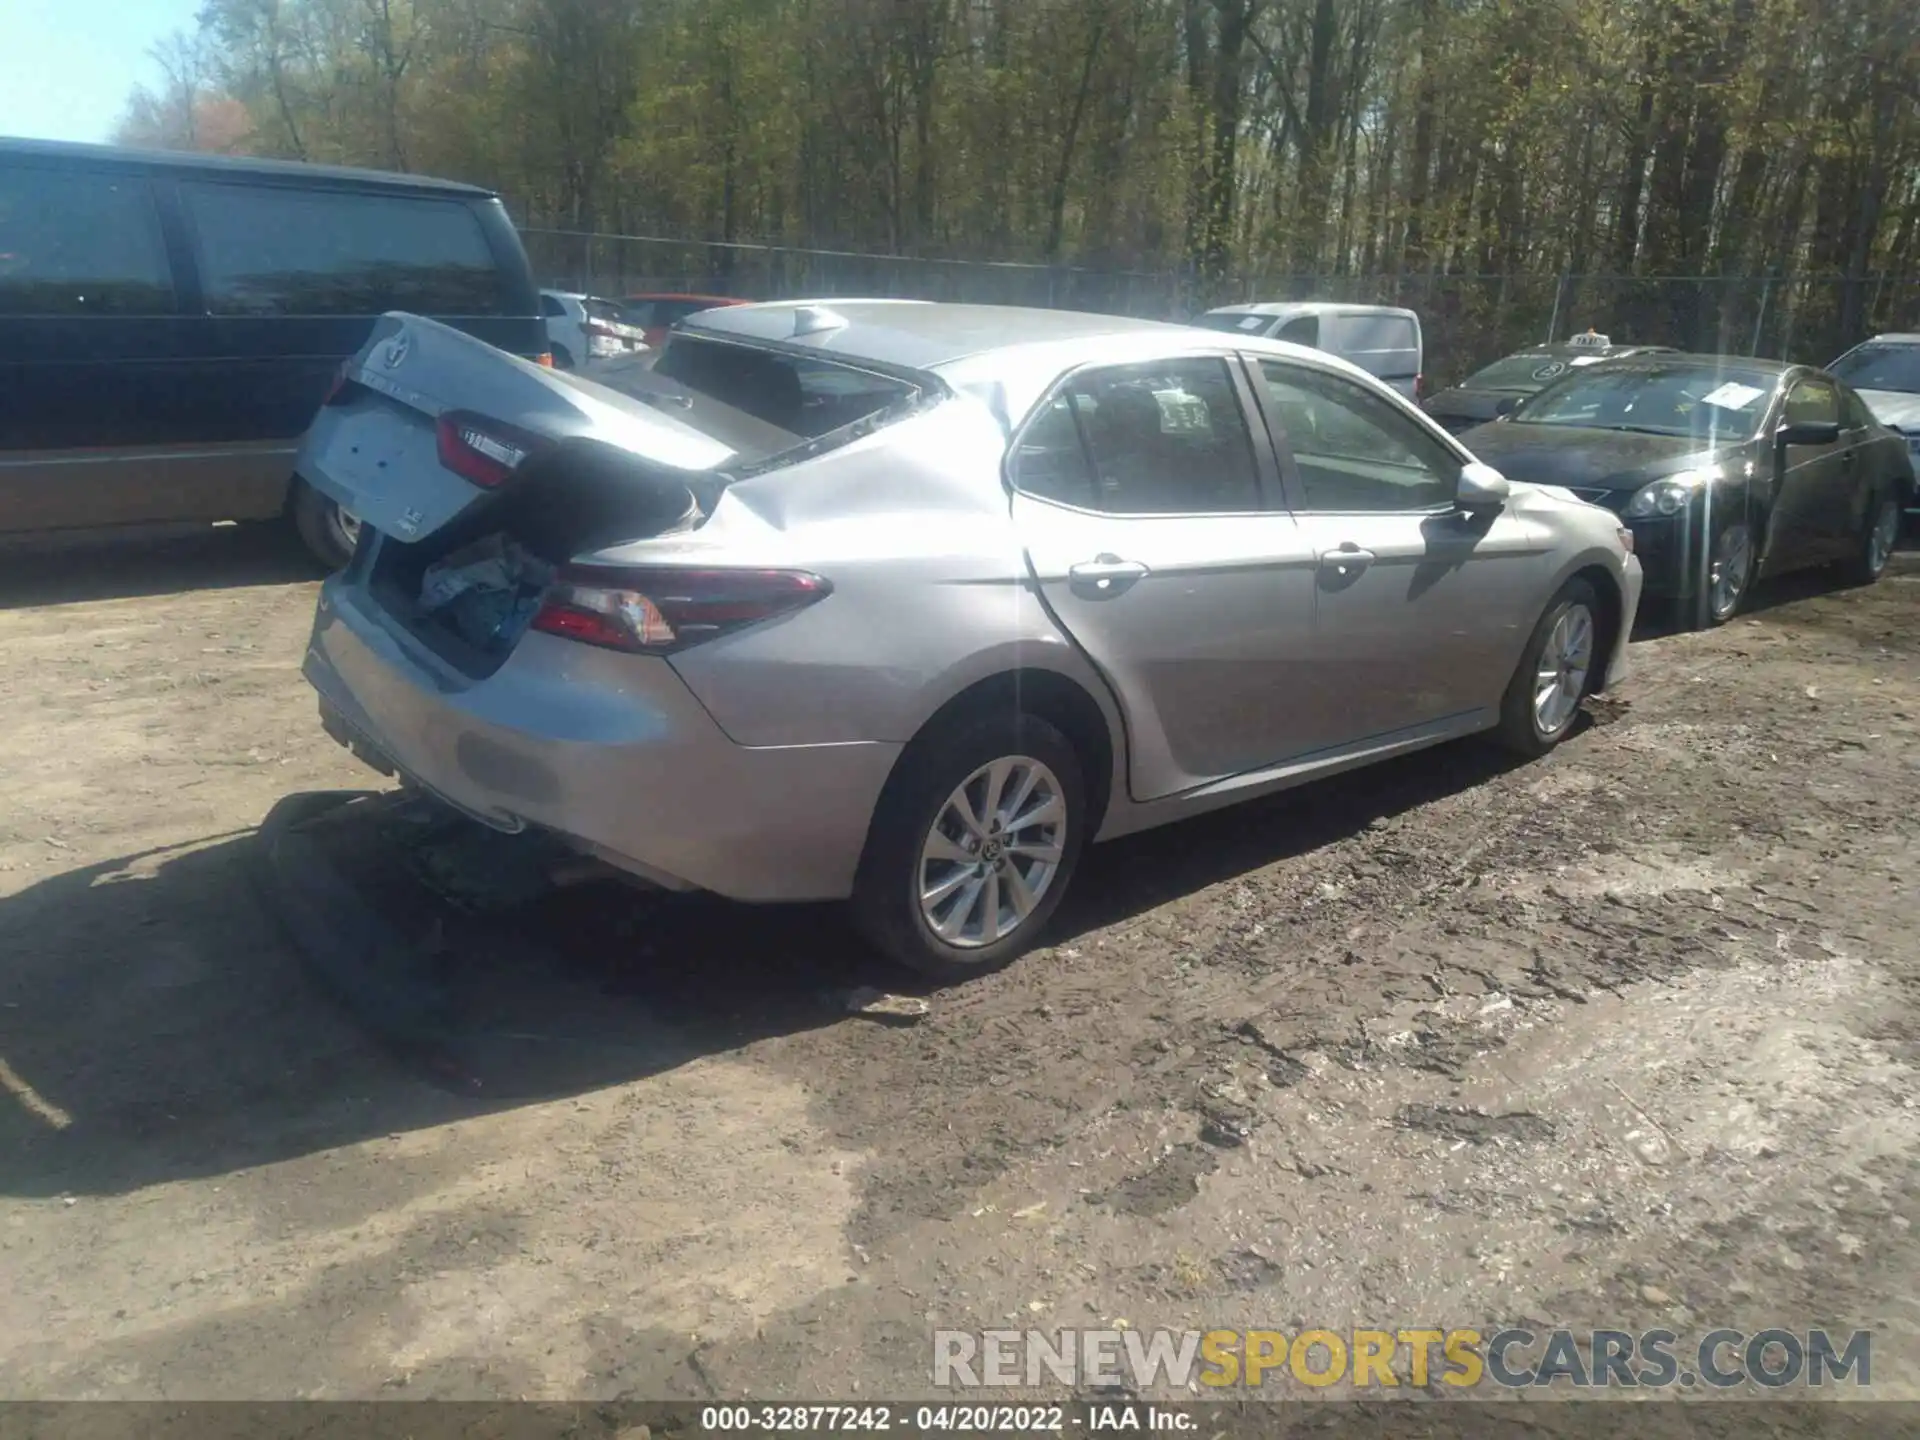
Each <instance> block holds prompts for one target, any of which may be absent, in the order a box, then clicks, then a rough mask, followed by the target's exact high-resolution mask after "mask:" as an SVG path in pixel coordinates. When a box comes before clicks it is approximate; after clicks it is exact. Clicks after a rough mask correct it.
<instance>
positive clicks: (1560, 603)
mask: <svg viewBox="0 0 1920 1440" xmlns="http://www.w3.org/2000/svg"><path fill="white" fill-rule="evenodd" d="M1601 613H1602V612H1601V609H1600V597H1599V596H1598V595H1596V594H1595V593H1594V590H1593V586H1591V585H1590V584H1588V583H1587V582H1586V581H1585V580H1569V581H1568V582H1567V583H1566V584H1565V585H1563V586H1562V587H1561V588H1560V593H1559V594H1557V595H1555V596H1554V597H1553V599H1552V601H1551V602H1549V604H1548V605H1547V608H1546V610H1545V611H1544V612H1543V613H1542V614H1541V616H1540V620H1539V623H1538V624H1536V625H1535V626H1534V627H1533V634H1532V636H1531V637H1529V639H1528V640H1527V648H1526V649H1525V650H1523V651H1522V652H1521V653H1520V663H1519V665H1518V666H1517V667H1515V669H1514V672H1513V678H1512V679H1511V680H1509V681H1508V682H1507V693H1506V695H1505V696H1504V697H1503V698H1502V700H1501V702H1500V725H1499V728H1498V729H1497V730H1495V732H1494V735H1495V738H1496V739H1498V740H1499V742H1500V743H1501V744H1502V745H1504V746H1505V747H1506V748H1507V749H1509V750H1511V751H1513V752H1514V754H1516V755H1523V756H1525V757H1526V758H1527V759H1529V760H1533V759H1537V758H1538V757H1540V756H1542V755H1544V754H1546V753H1547V751H1549V750H1551V749H1553V747H1554V746H1556V745H1558V744H1559V743H1560V742H1561V741H1562V740H1564V739H1566V738H1567V736H1568V735H1570V734H1572V733H1573V726H1574V722H1575V721H1576V720H1578V719H1579V718H1580V702H1581V701H1582V700H1584V699H1585V698H1586V696H1587V694H1588V693H1589V692H1590V691H1591V690H1592V689H1593V686H1594V682H1595V679H1596V675H1597V674H1601V673H1604V667H1605V665H1606V658H1605V657H1604V656H1603V655H1601V654H1600V653H1599V650H1600V637H1601V634H1602V626H1601ZM1582 637H1584V638H1582ZM1549 670H1551V671H1552V672H1553V674H1552V676H1551V677H1550V676H1549V674H1548V672H1549ZM1550 679H1551V680H1552V682H1553V688H1552V692H1551V693H1549V691H1548V684H1549V680H1550Z"/></svg>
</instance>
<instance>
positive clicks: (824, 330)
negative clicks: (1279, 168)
mask: <svg viewBox="0 0 1920 1440" xmlns="http://www.w3.org/2000/svg"><path fill="white" fill-rule="evenodd" d="M803 310H810V311H813V312H816V313H815V315H813V316H801V315H800V314H799V313H798V312H800V311H803ZM836 321H837V322H844V323H835V322H836ZM811 324H817V325H818V328H813V329H807V328H803V327H807V326H809V325H811ZM680 328H681V330H682V331H684V332H688V333H694V334H708V335H713V336H715V337H717V338H722V339H738V340H758V341H766V342H777V343H781V344H789V345H801V346H806V347H808V348H812V349H818V350H820V351H822V352H824V353H828V354H836V353H837V354H840V355H844V356H846V357H849V358H857V359H863V360H869V361H872V362H874V363H876V364H882V365H891V366H898V367H902V368H905V369H912V370H931V369H934V368H935V367H937V366H941V365H946V364H950V363H952V362H953V361H955V360H963V359H965V358H967V357H968V356H972V355H979V354H982V353H984V352H987V351H993V350H1008V349H1013V348H1016V347H1021V346H1027V345H1046V344H1057V343H1060V342H1062V341H1085V340H1094V339H1102V338H1110V337H1117V336H1123V335H1148V334H1160V333H1164V334H1166V335H1168V336H1170V337H1172V336H1177V337H1179V338H1180V339H1182V340H1183V341H1184V340H1191V339H1192V337H1193V335H1194V330H1193V328H1192V327H1191V326H1187V325H1170V324H1167V323H1166V322H1164V321H1159V320H1136V319H1132V318H1130V317H1128V316H1124V315H1098V314H1093V313H1090V312H1088V311H1084V310H1042V309H1029V308H1024V307H1020V306H1014V305H957V304H955V305H950V304H945V303H936V302H934V301H930V300H807V301H803V300H781V301H774V302H771V303H765V304H758V305H732V306H728V307H727V308H725V309H721V310H703V311H701V312H699V313H698V314H695V315H690V316H688V317H687V318H686V319H685V320H682V321H681V322H680ZM796 329H800V330H801V333H798V334H796V333H795V331H796ZM1201 333H1208V332H1201Z"/></svg>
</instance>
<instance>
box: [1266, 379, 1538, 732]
mask: <svg viewBox="0 0 1920 1440" xmlns="http://www.w3.org/2000/svg"><path fill="white" fill-rule="evenodd" d="M1254 372H1255V374H1256V375H1257V376H1258V378H1259V380H1260V383H1261V385H1262V393H1263V399H1264V402H1265V406H1266V414H1267V419H1268V423H1269V426H1270V427H1271V429H1272V433H1273V436H1274V442H1275V448H1276V450H1277V451H1278V452H1279V458H1280V464H1281V468H1282V472H1283V474H1284V475H1285V476H1286V481H1287V485H1288V487H1289V488H1288V498H1289V502H1290V503H1291V505H1292V507H1293V511H1294V513H1295V515H1297V516H1298V517H1299V520H1300V525H1301V529H1302V530H1303V532H1304V533H1305V535H1306V538H1307V541H1308V543H1309V545H1310V546H1311V548H1312V550H1313V553H1314V560H1315V565H1316V573H1315V589H1316V609H1317V625H1316V630H1315V637H1314V644H1313V656H1312V665H1311V667H1310V670H1309V672H1308V673H1309V676H1310V683H1311V684H1312V685H1313V686H1314V687H1315V688H1317V689H1320V690H1323V691H1325V692H1327V693H1328V694H1332V695H1337V696H1339V697H1340V700H1341V711H1340V713H1341V716H1342V720H1343V732H1342V734H1341V735H1340V736H1339V737H1338V739H1339V740H1341V741H1343V742H1353V741H1360V740H1366V739H1370V738H1373V737H1376V736H1381V735H1386V734H1389V733H1391V732H1393V731H1396V730H1403V729H1407V728H1410V727H1414V726H1421V725H1428V724H1432V723H1435V722H1442V721H1447V720H1451V719H1460V720H1463V721H1464V720H1466V719H1467V718H1468V717H1470V716H1473V715H1474V714H1475V713H1476V712H1482V711H1486V710H1488V709H1490V708H1492V707H1496V706H1498V704H1499V702H1500V697H1501V694H1502V693H1503V691H1504V690H1505V687H1506V684H1507V681H1508V679H1509V678H1510V675H1511V672H1512V668H1513V665H1514V663H1515V661H1516V658H1517V657H1518V655H1519V653H1520V651H1521V649H1522V647H1523V646H1524V644H1525V642H1526V639H1527V636H1528V635H1529V634H1530V633H1531V631H1532V628H1533V626H1534V624H1535V622H1536V621H1537V620H1538V619H1539V613H1538V604H1539V601H1540V598H1541V593H1542V590H1543V588H1544V587H1545V585H1546V584H1547V582H1548V580H1549V579H1550V577H1549V576H1548V574H1547V573H1546V572H1547V567H1548V565H1549V564H1550V551H1551V543H1552V537H1551V536H1550V535H1549V534H1548V533H1547V531H1546V529H1545V527H1544V526H1542V525H1541V524H1540V523H1539V522H1537V521H1532V520H1527V519H1524V518H1521V517H1519V516H1516V515H1515V514H1513V513H1512V512H1511V510H1510V509H1509V510H1502V511H1500V512H1498V513H1496V514H1494V515H1492V516H1490V517H1489V516H1470V515H1467V514H1465V513H1463V512H1461V511H1459V510H1457V509H1455V508H1454V503H1453V501H1454V494H1455V491H1456V489H1457V487H1458V484H1459V478H1460V467H1461V461H1460V459H1459V458H1458V457H1457V456H1456V455H1455V454H1454V452H1453V451H1452V450H1451V449H1450V448H1448V447H1447V446H1446V445H1445V444H1443V443H1442V442H1441V441H1440V440H1439V439H1438V438H1437V437H1435V436H1434V435H1433V434H1432V433H1431V432H1430V431H1429V430H1428V429H1427V428H1426V427H1425V426H1424V425H1422V424H1420V423H1419V422H1418V421H1417V420H1415V419H1414V418H1413V417H1411V416H1409V415H1407V414H1405V413H1404V412H1403V411H1402V410H1401V409H1400V407H1398V406H1397V405H1395V404H1394V403H1393V402H1392V401H1390V400H1388V399H1386V398H1384V397H1383V396H1381V395H1379V394H1378V393H1376V392H1375V391H1373V390H1372V389H1370V388H1368V387H1366V386H1364V385H1362V384H1359V383H1357V382H1355V381H1353V380H1351V379H1349V378H1347V377H1345V376H1342V375H1338V374H1335V373H1333V372H1332V371H1329V370H1322V369H1320V368H1318V367H1315V366H1308V365H1301V364H1296V363H1294V362H1292V361H1285V360H1272V359H1264V358H1262V359H1259V360H1257V361H1255V362H1254ZM1481 718H1486V717H1484V716H1482V717H1481Z"/></svg>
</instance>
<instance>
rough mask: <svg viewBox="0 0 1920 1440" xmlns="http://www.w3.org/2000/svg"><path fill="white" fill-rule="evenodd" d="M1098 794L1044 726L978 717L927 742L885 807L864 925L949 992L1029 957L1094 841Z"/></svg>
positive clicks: (910, 754)
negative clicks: (1090, 801) (1091, 806)
mask: <svg viewBox="0 0 1920 1440" xmlns="http://www.w3.org/2000/svg"><path fill="white" fill-rule="evenodd" d="M1087 821H1088V811H1087V792H1086V781H1085V777H1084V775H1083V774H1082V771H1081V766H1080V757H1079V755H1078V754H1077V753H1076V752H1075V750H1074V748H1073V746H1072V744H1071V743H1070V742H1069V741H1068V740H1067V738H1066V737H1065V736H1064V735H1062V734H1061V733H1060V731H1059V730H1057V729H1056V728H1055V727H1053V726H1052V725H1050V724H1048V723H1047V722H1046V721H1045V720H1042V719H1040V718H1038V717H1037V716H1033V715H1026V714H1018V713H1016V714H1013V715H1010V716H1009V715H995V716H991V717H989V716H976V717H974V718H971V719H963V720H958V721H956V722H954V723H953V724H951V725H942V726H940V728H938V729H937V730H934V731H930V732H928V733H927V734H925V735H923V736H921V737H920V738H919V739H917V740H915V742H914V743H913V745H912V746H911V747H909V749H908V751H907V753H906V755H904V756H903V757H902V759H901V763H900V767H899V769H898V770H897V771H896V772H895V773H894V775H893V777H892V779H890V780H889V781H888V782H887V788H886V790H885V792H884V793H883V794H882V795H881V799H880V804H879V807H878V808H877V810H876V812H875V815H874V819H873V824H872V827H871V829H870V831H869V833H868V837H867V846H866V851H865V853H864V854H863V856H862V857H861V862H860V871H859V875H858V877H857V878H856V880H855V882H854V893H853V907H852V908H853V918H854V922H855V924H856V925H858V927H859V928H860V930H861V931H862V933H864V934H865V935H866V937H867V938H868V939H869V940H871V941H872V942H873V943H874V945H875V946H877V947H878V948H879V949H880V950H881V951H882V952H883V953H884V954H885V955H886V956H887V957H888V958H889V959H891V960H894V961H896V962H898V963H899V964H902V965H905V966H908V967H910V968H911V969H914V970H918V971H919V972H920V973H922V974H923V975H929V976H932V977H933V978H934V979H937V980H943V981H953V980H963V979H969V978H971V977H973V976H976V975H983V974H987V973H989V972H991V971H994V970H998V969H1000V968H1001V967H1002V966H1004V965H1006V964H1008V963H1009V962H1011V961H1012V960H1014V959H1016V958H1017V957H1018V956H1019V955H1021V954H1022V953H1023V952H1025V951H1026V950H1028V949H1030V948H1031V947H1032V946H1033V944H1034V942H1035V939H1036V937H1037V936H1038V935H1039V934H1040V932H1041V931H1042V930H1044V929H1045V928H1046V925H1047V922H1048V921H1049V920H1050V919H1052V918H1053V913H1054V911H1055V910H1057V909H1058V908H1059V906H1060V901H1061V899H1062V897H1063V896H1064V895H1065V894H1066V891H1067V885H1068V882H1069V881H1070V880H1071V879H1072V878H1073V872H1074V869H1075V868H1076V866H1077V865H1078V864H1079V860H1080V853H1081V851H1082V849H1084V847H1085V844H1086V840H1087V833H1086V832H1087Z"/></svg>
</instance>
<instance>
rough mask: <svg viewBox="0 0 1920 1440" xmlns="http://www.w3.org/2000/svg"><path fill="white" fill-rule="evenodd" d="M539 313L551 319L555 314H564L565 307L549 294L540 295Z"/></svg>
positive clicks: (565, 311)
mask: <svg viewBox="0 0 1920 1440" xmlns="http://www.w3.org/2000/svg"><path fill="white" fill-rule="evenodd" d="M540 313H541V314H542V315H545V316H546V317H547V318H548V319H550V320H551V319H553V318H555V317H556V316H560V315H564V314H566V313H567V307H566V306H564V305H562V304H561V303H560V302H559V301H558V300H556V299H554V298H553V297H552V296H551V295H542V296H541V297H540Z"/></svg>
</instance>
